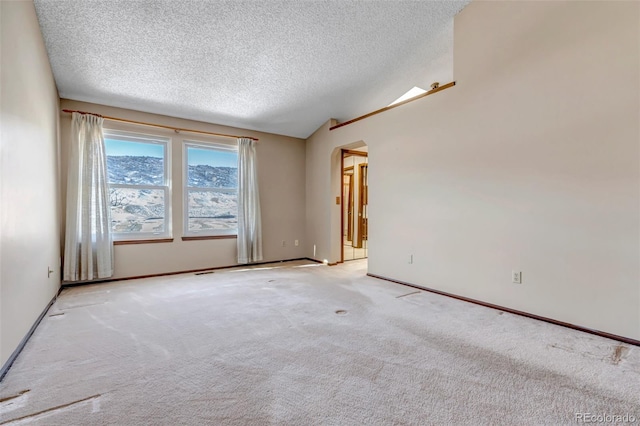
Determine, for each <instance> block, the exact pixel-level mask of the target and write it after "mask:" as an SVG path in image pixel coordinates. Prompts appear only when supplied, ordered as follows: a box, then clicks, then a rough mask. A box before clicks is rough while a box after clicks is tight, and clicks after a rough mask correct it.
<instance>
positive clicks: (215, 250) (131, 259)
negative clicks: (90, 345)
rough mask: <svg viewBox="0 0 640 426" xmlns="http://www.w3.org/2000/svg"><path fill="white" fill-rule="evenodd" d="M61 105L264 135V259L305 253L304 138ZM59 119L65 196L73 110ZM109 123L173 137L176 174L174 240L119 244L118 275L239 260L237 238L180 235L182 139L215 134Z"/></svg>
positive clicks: (67, 103)
mask: <svg viewBox="0 0 640 426" xmlns="http://www.w3.org/2000/svg"><path fill="white" fill-rule="evenodd" d="M61 108H62V109H73V110H81V111H88V112H93V113H98V114H103V115H107V116H111V117H118V118H124V119H129V120H136V121H143V122H148V123H156V124H161V125H168V126H175V127H181V128H188V129H195V130H203V131H209V132H217V133H225V134H237V135H247V136H254V137H257V138H259V139H260V141H259V142H258V145H257V148H256V150H257V153H258V178H259V181H260V200H261V210H262V229H263V254H264V261H275V260H286V259H296V258H301V257H304V256H305V251H304V244H305V228H304V220H305V218H304V214H305V205H304V191H305V187H304V176H305V143H304V141H303V140H301V139H296V138H291V137H287V136H279V135H273V134H269V133H261V132H255V131H249V130H243V129H237V128H231V127H225V126H218V125H213V124H207V123H202V122H195V121H190V120H183V119H178V118H172V117H167V116H162V115H156V114H149V113H143V112H138V111H132V110H127V109H122V108H114V107H107V106H104V105H97V104H91V103H85V102H78V101H71V100H67V99H63V100H62V101H61ZM60 123H61V145H62V151H61V158H62V162H61V164H62V188H63V189H62V192H63V197H66V175H67V155H68V144H69V141H70V130H71V115H70V114H66V113H61V115H60ZM104 127H105V128H110V129H115V130H127V131H132V132H139V133H146V134H157V135H162V136H166V137H169V138H171V139H172V141H171V147H172V153H171V156H172V158H171V166H172V176H171V178H172V194H173V197H172V213H173V214H172V223H173V238H174V240H173V242H171V243H151V244H131V245H116V246H115V275H114V278H123V277H137V276H143V275H153V274H161V273H167V272H178V271H188V270H195V269H204V268H213V267H219V266H230V265H235V264H237V250H236V239H218V240H201V241H182V239H181V237H182V229H183V215H182V210H183V204H182V200H183V191H182V162H183V160H182V155H183V150H182V143H183V139H186V140H199V141H207V140H209V141H214V140H216V139H215V138H208V137H206V136H203V135H198V134H193V133H186V132H185V133H180V134H176V133H175V132H173V131H172V130H163V129H159V128H154V127H147V126H139V125H131V124H124V123H119V122H115V121H109V120H105V124H104ZM217 141H220V142H223V143H235V140H234V139H217ZM63 199H65V198H63ZM63 235H64V234H63ZM283 240H284V241H285V246H284V247H283V246H282V241H283ZM295 240H299V243H300V245H299V246H298V247H296V246H295V245H294V241H295Z"/></svg>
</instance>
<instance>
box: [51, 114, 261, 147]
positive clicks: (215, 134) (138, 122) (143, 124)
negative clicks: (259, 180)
mask: <svg viewBox="0 0 640 426" xmlns="http://www.w3.org/2000/svg"><path fill="white" fill-rule="evenodd" d="M62 112H66V113H69V114H71V113H73V112H77V113H78V114H89V115H97V116H98V117H102V118H104V119H105V120H111V121H121V122H123V123H133V124H140V125H142V126H151V127H161V128H163V129H170V130H173V131H174V132H176V133H180V132H189V133H200V134H202V135H213V136H221V137H224V138H235V139H237V138H247V139H253V140H254V141H258V140H259V139H258V138H254V137H251V136H236V135H226V134H224V133H214V132H205V131H203V130H192V129H183V128H181V127H172V126H165V125H163V124H153V123H145V122H144V121H135V120H127V119H126V118H117V117H108V116H106V115H100V114H94V113H92V112H86V111H77V110H72V109H63V110H62Z"/></svg>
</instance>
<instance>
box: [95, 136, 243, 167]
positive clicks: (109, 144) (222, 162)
mask: <svg viewBox="0 0 640 426" xmlns="http://www.w3.org/2000/svg"><path fill="white" fill-rule="evenodd" d="M104 143H105V148H106V151H107V155H111V156H116V157H119V156H124V155H131V156H134V157H138V156H139V157H157V158H162V157H164V147H163V146H162V145H160V144H155V143H144V142H129V141H120V140H115V139H107V138H105V140H104ZM187 151H188V155H189V165H190V166H196V165H198V164H205V165H210V166H218V167H237V166H238V153H237V152H235V151H214V150H211V149H200V148H194V147H188V148H187Z"/></svg>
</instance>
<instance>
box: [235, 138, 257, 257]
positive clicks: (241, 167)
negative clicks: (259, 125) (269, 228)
mask: <svg viewBox="0 0 640 426" xmlns="http://www.w3.org/2000/svg"><path fill="white" fill-rule="evenodd" d="M255 143H256V142H255V141H254V140H252V139H248V138H239V139H238V263H250V262H257V261H260V260H262V221H261V219H260V194H259V191H258V171H257V166H256V147H255Z"/></svg>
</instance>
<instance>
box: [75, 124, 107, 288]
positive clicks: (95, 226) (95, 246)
mask: <svg viewBox="0 0 640 426" xmlns="http://www.w3.org/2000/svg"><path fill="white" fill-rule="evenodd" d="M103 121H104V120H103V118H102V117H98V116H95V115H89V114H79V113H75V112H74V113H73V116H72V118H71V139H72V140H71V147H70V152H69V173H68V176H67V212H66V217H67V222H66V223H67V224H66V233H65V245H64V271H63V279H64V280H65V281H84V280H92V279H96V278H107V277H110V276H112V275H113V242H112V239H111V220H110V216H111V215H110V205H109V186H108V184H107V182H108V180H107V157H106V155H105V148H104V137H103V135H102V122H103Z"/></svg>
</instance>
